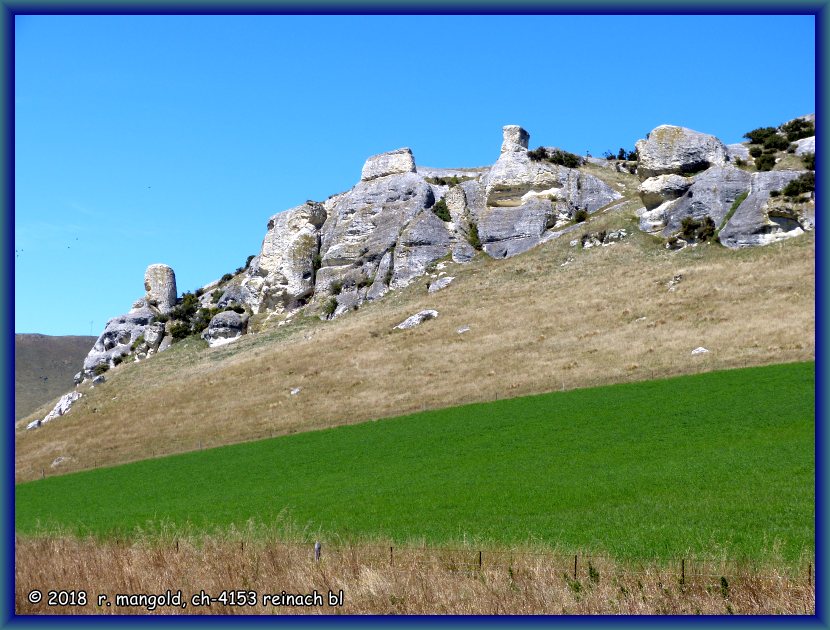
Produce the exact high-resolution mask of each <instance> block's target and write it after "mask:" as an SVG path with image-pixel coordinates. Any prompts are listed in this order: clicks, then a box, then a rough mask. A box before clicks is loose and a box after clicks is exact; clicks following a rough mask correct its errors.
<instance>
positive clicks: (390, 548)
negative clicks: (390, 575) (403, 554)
mask: <svg viewBox="0 0 830 630" xmlns="http://www.w3.org/2000/svg"><path fill="white" fill-rule="evenodd" d="M392 564H393V559H392V547H389V566H390V567H391V566H392Z"/></svg>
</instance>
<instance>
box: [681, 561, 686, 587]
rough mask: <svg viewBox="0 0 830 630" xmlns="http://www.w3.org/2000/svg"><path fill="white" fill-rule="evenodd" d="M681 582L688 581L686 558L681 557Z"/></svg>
mask: <svg viewBox="0 0 830 630" xmlns="http://www.w3.org/2000/svg"><path fill="white" fill-rule="evenodd" d="M680 583H681V584H685V583H686V558H681V559H680Z"/></svg>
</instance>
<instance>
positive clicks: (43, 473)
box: [40, 468, 46, 479]
mask: <svg viewBox="0 0 830 630" xmlns="http://www.w3.org/2000/svg"><path fill="white" fill-rule="evenodd" d="M40 478H41V479H46V471H45V470H44V469H43V468H41V469H40Z"/></svg>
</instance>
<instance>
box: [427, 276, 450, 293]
mask: <svg viewBox="0 0 830 630" xmlns="http://www.w3.org/2000/svg"><path fill="white" fill-rule="evenodd" d="M453 280H455V276H442V277H441V278H438V279H436V280H434V281H433V282H430V283H429V287H428V288H427V293H435V292H436V291H440V290H441V289H443V288H445V287H448V286H450V283H452V281H453Z"/></svg>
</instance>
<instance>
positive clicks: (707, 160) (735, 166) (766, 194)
mask: <svg viewBox="0 0 830 630" xmlns="http://www.w3.org/2000/svg"><path fill="white" fill-rule="evenodd" d="M811 140H812V141H813V144H812V145H811V143H810V141H811ZM814 141H815V139H814V138H804V139H802V140H799V141H798V142H797V143H795V145H794V147H793V151H792V153H794V154H796V155H798V151H799V150H801V148H802V147H810V146H814ZM637 151H638V152H639V164H638V168H637V174H638V176H639V177H640V180H641V181H642V183H641V184H640V187H639V189H638V191H639V194H640V198H641V200H642V202H643V206H644V207H643V210H642V211H641V213H640V228H641V229H642V230H644V231H647V232H652V233H657V234H660V235H661V236H663V237H667V238H675V239H676V238H678V237H679V239H680V242H681V244H683V243H685V244H688V243H690V242H692V243H693V242H694V241H695V237H694V236H693V235H692V236H690V235H689V233H688V232H689V231H690V230H689V229H688V227H687V228H686V230H685V232H684V223H685V225H686V226H689V225H695V224H701V223H703V222H705V221H711V223H712V224H713V226H714V227H715V228H716V230H715V234H716V235H717V238H718V240H719V241H720V243H721V244H723V245H725V246H726V247H730V248H740V247H750V246H755V245H765V244H768V243H772V242H775V241H779V240H781V239H785V238H791V237H793V236H798V235H800V234H803V233H804V231H805V230H811V229H812V228H813V224H814V222H815V221H814V216H815V201H814V199H813V195H812V194H809V195H796V196H795V197H793V198H790V199H789V200H787V201H783V200H780V199H778V200H776V198H775V197H773V195H776V194H780V191H782V189H784V187H785V186H786V185H787V184H788V183H789V182H791V181H793V180H795V179H798V178H800V177H802V176H805V175H808V174H809V172H808V171H807V170H805V169H798V170H781V171H761V172H754V173H753V172H750V171H747V170H744V169H743V168H740V167H739V165H745V164H746V163H747V161H748V160H751V159H752V158H750V153H749V151H748V150H747V148H746V147H745V146H743V145H730V146H729V147H726V146H725V145H724V144H723V143H722V142H721V141H720V140H718V139H717V138H715V137H714V136H710V135H707V134H703V133H699V132H697V131H693V130H691V129H686V128H684V127H675V126H671V125H661V126H659V127H657V128H656V129H654V130H653V131H652V132H651V133H649V134H648V137H647V138H646V139H644V140H640V141H638V142H637ZM778 159H781V158H778Z"/></svg>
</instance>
